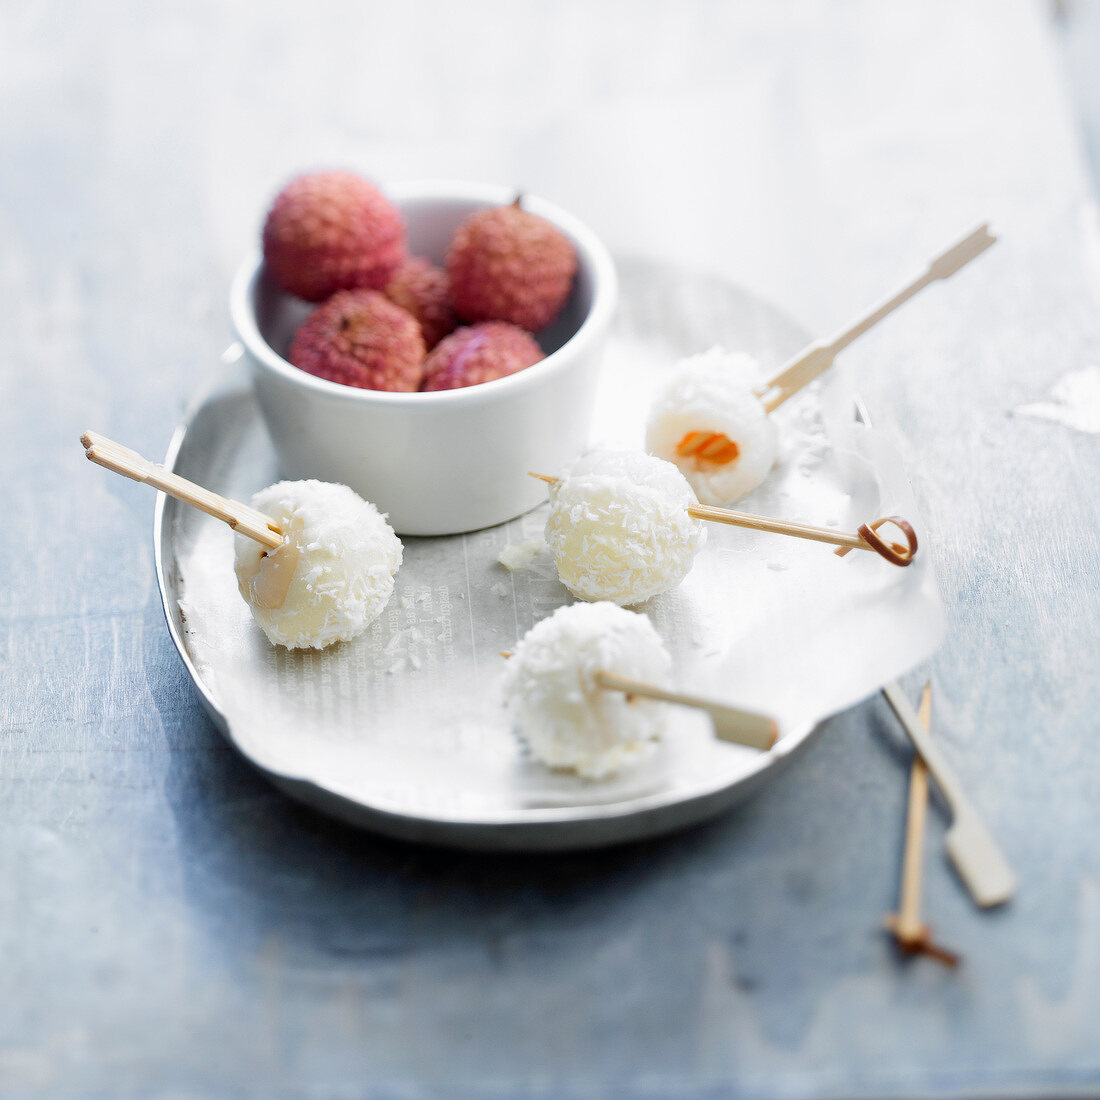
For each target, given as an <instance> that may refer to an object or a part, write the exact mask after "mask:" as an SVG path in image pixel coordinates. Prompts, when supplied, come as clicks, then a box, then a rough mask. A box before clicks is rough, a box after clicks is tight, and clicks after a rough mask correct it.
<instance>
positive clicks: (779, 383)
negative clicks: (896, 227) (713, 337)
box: [756, 224, 997, 413]
mask: <svg viewBox="0 0 1100 1100" xmlns="http://www.w3.org/2000/svg"><path fill="white" fill-rule="evenodd" d="M996 240H997V238H996V237H995V236H994V235H993V234H992V233H990V231H989V226H988V224H984V225H980V226H978V228H977V229H975V230H974V231H973V232H972V233H970V234H969V235H968V236H966V237H964V238H963V239H962V240H961V241H959V242H958V243H957V244H954V245H952V246H951V247H950V248H949V249H947V251H946V252H943V253H941V254H940V255H939V256H937V257H936V258H935V259H934V260H932V261H931V262H930V263H929V264H928V267H927V268H926V269H925V270H924V271H923V272H922V273H921V274H920V275H918V276H917V278H915V279H914V280H913V281H912V282H910V283H907V284H906V285H905V286H903V287H902V288H901V289H900V290H898V291H896V292H895V293H894V294H892V295H891V296H890V297H889V298H887V299H885V300H884V301H882V302H880V303H879V304H878V305H877V306H875V307H874V308H873V309H871V310H870V311H869V312H867V313H866V314H864V315H863V316H862V317H860V318H859V320H857V321H855V322H853V323H852V324H851V325H849V326H848V327H847V328H845V329H842V330H841V331H840V332H838V333H837V334H836V335H835V336H833V337H832V338H831V339H827V340H819V341H818V342H816V343H813V344H811V345H810V346H809V347H808V348H806V349H804V350H803V351H801V352H799V353H798V355H796V356H795V357H794V358H793V359H792V360H791V361H790V362H789V363H787V364H786V366H784V367H783V369H782V370H781V371H780V372H779V373H778V374H777V375H776V376H775V377H774V378H773V379H771V381H770V382H768V383H766V384H765V385H764V386H762V387H761V388H760V389H758V390H757V391H756V395H757V397H759V398H760V399H761V400H762V401H763V402H764V408H765V409H766V410H767V411H768V412H769V413H771V412H774V411H775V410H776V409H778V408H779V406H780V405H782V404H783V402H784V401H787V400H789V399H790V398H791V397H793V396H794V395H795V394H796V393H798V391H799V390H800V389H802V387H803V386H806V385H808V384H809V383H810V382H812V381H813V380H814V379H815V378H817V376H818V375H820V374H821V373H823V372H824V371H826V370H827V369H828V368H829V367H830V366H832V363H833V360H834V359H835V358H836V357H837V355H838V354H839V353H840V352H841V351H843V350H844V349H845V348H846V347H847V346H848V345H849V344H850V343H852V341H853V340H855V339H857V338H858V337H860V336H862V335H863V334H864V333H865V332H866V331H867V330H868V329H869V328H871V327H872V326H874V325H877V324H878V323H879V321H881V320H882V319H883V318H884V317H887V316H889V314H891V313H893V312H894V310H895V309H897V308H898V307H899V306H901V305H904V304H905V303H906V302H908V301H909V299H910V298H912V297H913V295H915V294H917V293H918V292H919V291H921V290H923V289H924V288H925V287H926V286H928V285H929V283H934V282H936V281H937V280H938V279H947V278H950V277H951V276H952V275H954V274H955V272H956V271H958V270H959V269H960V268H962V267H965V266H966V265H967V264H968V263H970V261H971V260H973V259H975V258H976V257H977V256H980V255H981V254H982V253H983V252H984V251H985V250H986V249H987V248H989V247H990V246H991V245H993V244H994V243H996Z"/></svg>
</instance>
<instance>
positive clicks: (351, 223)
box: [263, 172, 407, 302]
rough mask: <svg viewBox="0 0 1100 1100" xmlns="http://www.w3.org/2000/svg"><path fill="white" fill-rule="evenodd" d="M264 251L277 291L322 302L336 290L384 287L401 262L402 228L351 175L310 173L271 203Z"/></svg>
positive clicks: (377, 195) (374, 192)
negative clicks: (279, 289)
mask: <svg viewBox="0 0 1100 1100" xmlns="http://www.w3.org/2000/svg"><path fill="white" fill-rule="evenodd" d="M263 249H264V265H265V267H266V269H267V272H268V274H269V275H270V276H271V278H272V279H274V281H275V282H276V284H278V286H280V287H281V288H282V289H283V290H285V291H287V292H288V293H290V294H296V295H297V296H298V297H299V298H305V299H306V301H309V302H320V301H323V300H324V299H325V298H328V297H329V296H330V295H331V294H334V293H335V292H336V291H338V290H348V289H351V288H353V287H370V288H371V289H374V290H378V289H381V288H382V287H383V286H385V285H386V283H387V282H388V281H389V279H390V276H391V275H393V273H394V271H396V270H397V268H398V267H399V266H400V265H401V263H402V262H403V261H404V259H405V256H406V254H407V253H406V247H405V220H404V218H403V217H402V216H401V212H400V211H399V210H398V209H397V207H396V206H394V204H393V203H392V202H390V200H389V199H387V198H386V196H385V195H383V194H382V192H381V191H379V190H378V188H377V187H375V186H374V184H373V183H370V182H369V181H368V180H365V179H363V178H362V177H361V176H357V175H355V173H354V172H313V173H311V174H309V175H305V176H299V177H298V178H297V179H294V180H291V181H290V183H288V184H287V185H286V186H285V187H284V188H283V189H282V191H280V192H279V194H278V195H276V197H275V201H274V202H273V203H272V204H271V209H270V210H269V211H268V214H267V220H266V221H265V223H264V230H263Z"/></svg>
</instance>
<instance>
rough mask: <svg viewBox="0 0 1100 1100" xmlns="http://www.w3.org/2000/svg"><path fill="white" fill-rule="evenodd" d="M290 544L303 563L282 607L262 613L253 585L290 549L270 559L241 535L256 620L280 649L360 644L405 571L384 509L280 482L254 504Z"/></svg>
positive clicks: (243, 575)
mask: <svg viewBox="0 0 1100 1100" xmlns="http://www.w3.org/2000/svg"><path fill="white" fill-rule="evenodd" d="M252 507H253V508H256V509H257V510H259V511H261V512H263V513H264V515H267V516H270V517H271V518H272V519H273V520H275V522H276V523H277V524H278V525H279V527H280V528H281V529H282V531H283V532H284V533H285V534H286V535H287V537H288V544H287V547H286V549H290V548H291V547H293V548H294V549H295V550H296V551H297V553H298V564H297V568H296V569H295V571H294V576H293V578H292V580H291V582H290V587H289V589H288V590H287V594H286V599H285V600H284V601H283V603H282V606H281V607H278V608H265V607H260V606H258V605H257V604H256V602H254V601H253V599H252V598H251V596H250V591H249V584H248V578H249V577H250V576H252V575H253V574H254V573H256V571H257V570H260V571H261V574H262V571H263V569H264V568H265V566H268V564H269V563H270V562H271V561H273V560H274V559H275V558H276V557H277V556H278V555H279V554H280V553H283V552H284V548H280V549H279V550H276V551H275V552H274V553H273V554H270V555H267V556H265V555H264V550H263V547H262V546H260V545H259V543H257V542H255V541H254V540H252V539H250V538H246V537H245V536H243V535H237V536H236V563H235V565H236V573H237V587H238V589H239V590H240V593H241V595H242V596H243V597H244V599H245V602H247V603H248V605H249V608H250V609H251V611H252V617H253V618H254V619H255V620H256V622H257V623H258V624H259V626H260V628H261V629H262V630H263V632H264V633H265V634H266V635H267V637H268V640H269V641H271V642H272V644H274V645H282V646H286V647H287V649H305V648H307V647H312V648H313V649H324V648H325V646H329V645H332V644H333V642H344V641H350V640H351V639H352V638H355V637H358V635H360V634H362V633H363V631H364V630H366V629H367V627H368V626H369V625H370V624H371V622H373V620H374V619H375V618H376V617H377V616H378V614H379V613H380V612H381V611H382V609H383V608H384V607H385V606H386V602H387V601H388V600H389V598H390V594H391V593H392V592H393V579H394V575H395V574H396V573H397V570H398V567H399V566H400V565H401V540H400V539H398V537H397V536H396V535H395V534H394V533H393V529H392V528H391V527H390V525H389V524H388V523H387V522H386V517H385V516H383V515H382V514H381V513H380V512H379V511H378V509H377V508H376V507H375V506H374V505H373V504H371V503H369V502H368V501H365V500H363V499H361V498H360V497H359V496H358V495H356V493H354V492H353V491H352V490H351V489H349V488H348V487H347V486H346V485H334V484H330V483H328V482H323V481H280V482H279V483H278V484H277V485H272V486H270V487H269V488H267V489H262V490H260V492H258V493H257V494H256V495H255V496H254V497H253V498H252Z"/></svg>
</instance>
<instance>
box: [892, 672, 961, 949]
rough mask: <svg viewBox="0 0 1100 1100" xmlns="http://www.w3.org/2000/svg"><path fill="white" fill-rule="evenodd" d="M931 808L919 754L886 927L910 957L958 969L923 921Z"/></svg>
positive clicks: (925, 717)
mask: <svg viewBox="0 0 1100 1100" xmlns="http://www.w3.org/2000/svg"><path fill="white" fill-rule="evenodd" d="M919 718H920V723H921V725H922V726H923V727H924V728H925V730H928V729H929V728H930V726H931V719H932V684H931V681H929V682H928V683H926V684H925V685H924V694H923V695H922V696H921V701H920V713H919ZM927 807H928V767H927V765H926V764H925V762H924V759H923V758H922V757H921V754H920V753H919V752H916V753H914V755H913V767H912V769H911V771H910V774H909V811H908V820H907V822H906V829H905V854H904V856H903V858H902V869H901V891H900V897H899V898H898V911H897V912H896V913H888V914H887V915H886V927H887V928H888V929H889V930H890V931H891V932H892V933H893V934H894V938H895V939H896V940H897V942H898V947H900V948H901V950H902V951H904V952H905V953H906V954H907V955H928V956H930V957H931V958H933V959H936V960H937V961H938V962H941V963H943V964H944V965H945V966H952V967H954V966H958V964H959V956H958V955H956V954H955V953H954V952H952V951H948V950H946V948H943V947H940V946H939V945H938V944H936V943H934V942H933V940H932V930H931V929H930V928H929V927H928V925H927V924H925V923H924V922H923V921H922V920H921V915H920V890H921V868H922V864H923V855H924V818H925V811H926V809H927Z"/></svg>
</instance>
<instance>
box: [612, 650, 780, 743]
mask: <svg viewBox="0 0 1100 1100" xmlns="http://www.w3.org/2000/svg"><path fill="white" fill-rule="evenodd" d="M595 679H596V683H597V684H598V685H599V686H600V687H602V688H604V689H605V690H607V691H621V692H623V693H624V694H625V695H629V696H634V695H639V696H643V697H645V698H646V699H659V700H660V701H661V702H664V703H674V704H676V705H677V706H682V707H694V708H695V709H696V710H701V711H703V712H705V713H706V714H707V715H708V716H709V717H710V720H711V722H713V723H714V735H715V737H717V738H718V739H719V740H721V741H732V742H733V743H735V744H738V745H747V746H748V747H749V748H752V749H762V750H764V751H767V750H768V749H770V748H771V747H772V745H774V744H775V742H776V739H777V738H778V737H779V727H778V726H777V725H776V724H775V719H774V718H769V717H767V716H766V715H763V714H757V713H755V712H754V711H750V710H741V709H739V708H738V707H731V706H727V705H726V704H725V703H716V702H714V701H713V700H711V699H703V698H700V697H699V696H698V695H687V694H685V693H684V692H680V691H668V690H666V689H665V688H661V687H657V685H656V684H649V683H646V682H645V681H644V680H635V679H632V678H631V677H629V676H620V675H619V674H618V673H617V672H609V671H607V670H605V669H600V670H599V671H597V673H596V677H595Z"/></svg>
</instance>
